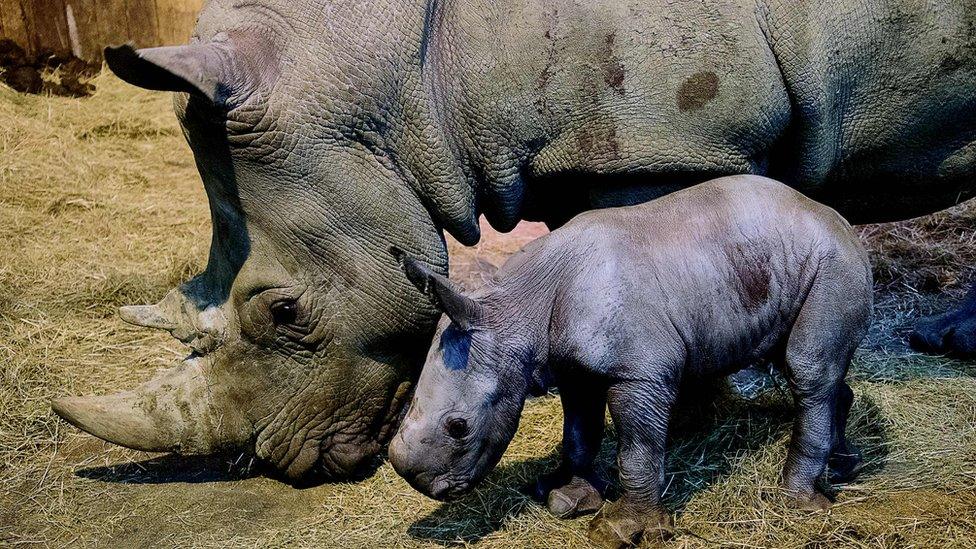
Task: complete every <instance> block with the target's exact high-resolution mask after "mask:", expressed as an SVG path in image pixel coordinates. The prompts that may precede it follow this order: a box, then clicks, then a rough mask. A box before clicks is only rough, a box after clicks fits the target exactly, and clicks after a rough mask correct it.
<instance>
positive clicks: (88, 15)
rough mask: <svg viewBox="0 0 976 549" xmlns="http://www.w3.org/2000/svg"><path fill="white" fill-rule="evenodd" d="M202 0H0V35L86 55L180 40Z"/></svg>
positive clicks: (34, 48)
mask: <svg viewBox="0 0 976 549" xmlns="http://www.w3.org/2000/svg"><path fill="white" fill-rule="evenodd" d="M203 2H204V0H0V38H11V39H13V40H14V41H15V42H17V43H18V44H20V45H21V46H22V47H23V48H24V49H26V50H27V51H28V53H31V54H34V53H38V52H41V51H47V50H53V51H55V52H72V53H74V54H75V55H76V56H78V57H81V58H82V59H85V60H89V61H98V60H100V59H101V57H102V48H104V47H105V46H107V45H111V44H121V43H124V42H127V41H129V40H131V41H133V42H135V43H136V45H137V46H140V47H146V46H163V45H172V44H184V43H186V41H187V39H188V38H189V37H190V32H191V31H192V30H193V25H194V23H195V21H196V17H197V12H199V11H200V8H201V7H202V6H203Z"/></svg>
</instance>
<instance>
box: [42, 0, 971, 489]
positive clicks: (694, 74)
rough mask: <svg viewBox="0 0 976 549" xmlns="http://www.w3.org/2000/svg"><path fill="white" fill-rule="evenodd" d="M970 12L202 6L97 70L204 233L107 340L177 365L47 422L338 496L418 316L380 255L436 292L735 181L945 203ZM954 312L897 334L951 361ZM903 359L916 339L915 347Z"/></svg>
mask: <svg viewBox="0 0 976 549" xmlns="http://www.w3.org/2000/svg"><path fill="white" fill-rule="evenodd" d="M972 6H973V4H972V2H971V1H970V0H950V1H945V0H927V1H923V2H922V3H921V4H919V5H916V4H915V3H906V2H905V1H900V2H899V1H885V2H882V1H880V0H870V1H868V2H860V1H858V2H851V1H849V0H815V1H804V2H793V1H789V2H787V1H775V0H703V1H702V2H666V1H664V0H628V1H617V0H613V1H611V0H598V1H592V2H577V1H570V0H491V1H488V0H473V1H465V2H457V1H454V0H376V1H369V2H366V1H364V0H313V1H309V2H294V1H290V0H249V1H240V0H211V1H209V2H208V3H207V4H206V6H205V7H204V8H203V10H202V11H201V13H200V16H199V20H198V24H197V27H196V30H195V32H194V35H193V38H192V40H191V43H190V44H188V45H185V46H176V47H165V48H149V49H139V50H137V49H135V48H134V47H132V46H120V47H117V48H109V49H108V50H107V51H106V61H107V63H108V65H109V67H110V68H111V69H112V70H113V71H114V72H115V73H116V74H117V75H119V76H120V77H121V78H123V79H124V80H126V81H128V82H130V83H132V84H134V85H137V86H141V87H144V88H149V89H155V90H162V91H169V92H175V95H174V98H175V111H176V115H177V117H178V118H179V120H180V123H181V125H182V127H183V130H184V133H185V135H186V138H187V141H188V143H189V145H190V148H191V149H192V151H193V155H194V158H195V159H196V163H197V167H198V169H199V172H200V175H201V179H202V181H203V184H204V186H205V188H206V191H207V196H208V200H209V203H210V207H211V219H212V226H213V234H212V237H211V238H212V240H211V249H210V257H209V260H208V263H207V267H206V269H205V270H204V272H202V273H200V274H199V275H198V276H197V277H195V278H193V279H192V280H190V281H187V282H186V283H185V284H182V285H181V286H179V287H178V288H175V289H174V290H173V291H172V292H170V293H169V294H168V295H167V296H166V297H165V299H164V300H163V301H162V302H161V303H159V304H158V305H154V306H139V307H135V308H125V309H124V310H123V311H122V317H123V319H125V320H127V321H129V322H133V323H135V324H139V325H142V326H146V327H150V328H157V329H164V330H167V331H169V332H170V333H171V334H173V336H174V337H176V338H178V339H179V340H180V341H182V342H184V343H186V344H187V346H188V347H189V352H191V353H192V354H191V355H190V356H189V358H188V360H187V361H186V362H185V363H181V364H178V365H176V366H175V367H174V369H173V370H172V372H169V373H167V374H166V375H165V376H164V378H160V379H156V380H153V381H150V382H149V383H147V384H146V385H144V386H141V387H138V388H135V389H133V390H132V391H127V392H124V393H122V394H119V395H109V396H103V397H70V398H66V399H59V400H57V401H55V402H54V403H53V407H54V410H55V411H56V412H57V413H59V414H60V415H61V416H62V417H64V418H65V419H67V420H68V421H70V422H71V423H73V424H74V425H77V426H78V427H80V428H81V429H84V430H86V431H88V432H90V433H92V434H94V435H96V436H99V437H101V438H104V439H106V440H109V441H111V442H115V443H119V444H122V445H126V446H130V447H134V448H141V449H147V450H158V451H163V450H165V451H177V452H180V453H185V454H195V453H196V454H199V453H210V452H214V451H222V450H234V451H249V452H253V453H254V454H255V455H256V456H257V457H258V458H260V459H261V460H263V461H264V462H266V463H268V464H270V465H271V466H272V467H274V468H276V469H277V470H279V471H281V472H282V473H283V474H284V475H285V476H286V477H288V478H290V479H295V480H296V481H298V480H302V481H304V479H308V478H318V477H325V478H348V477H350V476H356V475H357V474H359V473H360V472H361V471H362V469H363V466H364V465H366V464H368V463H370V458H371V457H372V456H374V455H375V454H377V453H378V452H380V451H381V450H382V448H383V446H384V444H385V443H386V442H387V441H388V440H389V437H390V436H391V435H392V433H393V432H394V430H395V427H396V422H397V418H398V417H399V416H400V412H401V410H402V408H403V403H405V402H406V401H407V399H408V397H409V394H410V390H411V387H412V384H413V382H414V381H415V380H416V379H417V375H418V366H419V365H420V364H421V363H422V359H423V356H424V353H425V351H426V350H427V348H428V346H429V343H430V338H431V336H432V334H433V333H434V329H435V327H436V323H437V317H438V314H437V311H436V309H434V308H433V307H432V306H431V305H430V303H429V301H428V300H427V299H425V298H424V296H423V294H421V293H420V292H418V291H417V290H416V289H415V288H414V287H413V286H412V285H410V284H409V283H407V281H405V280H403V277H402V276H401V275H400V273H399V272H398V271H397V268H396V265H395V264H393V263H392V262H390V261H389V256H388V254H387V253H386V250H387V249H388V248H389V247H390V246H391V245H396V246H399V247H401V248H403V249H404V250H405V251H407V252H408V253H410V254H411V255H412V256H414V257H417V258H419V259H421V260H423V261H424V262H425V264H426V265H429V266H430V267H431V268H432V269H433V270H434V271H435V272H437V273H440V274H445V273H446V272H447V263H448V258H447V252H446V247H445V244H444V238H443V237H444V235H443V233H444V231H447V232H448V233H450V234H451V235H453V236H454V237H455V238H456V239H458V240H459V241H460V242H462V243H464V244H468V245H472V244H474V243H476V242H477V241H478V239H479V236H480V234H479V225H478V219H479V216H480V215H484V216H486V218H487V219H488V221H489V222H490V223H491V224H492V225H493V226H494V227H495V228H497V229H499V230H502V231H506V230H510V229H511V228H513V227H514V226H515V224H516V223H517V222H518V221H519V220H522V219H527V220H537V221H544V222H546V223H547V224H549V225H550V226H552V227H557V226H559V225H561V224H562V223H564V222H565V221H567V220H569V219H570V218H572V217H573V216H574V215H576V214H578V213H580V212H583V211H587V210H592V209H598V208H603V207H609V206H623V205H629V204H636V203H639V202H644V201H647V200H650V199H653V198H656V197H660V196H663V195H665V194H667V193H669V192H672V191H675V190H678V189H682V188H685V187H688V186H690V185H693V184H695V183H699V182H702V181H705V180H708V179H711V178H714V177H716V176H722V175H732V174H762V175H769V176H772V177H775V178H777V179H780V180H782V181H783V182H785V183H786V184H788V185H789V186H791V187H794V188H796V189H798V190H800V191H802V192H803V193H805V194H807V195H809V196H811V197H813V198H815V199H817V200H820V201H822V202H823V203H825V204H827V205H829V206H831V207H833V208H836V209H837V210H838V211H840V212H841V213H842V214H844V215H845V216H847V217H848V218H849V219H851V220H852V221H854V222H866V221H875V220H881V219H900V218H905V217H908V216H914V215H920V214H923V213H927V212H931V211H935V210H938V209H940V208H945V207H948V206H951V205H953V204H955V203H957V202H958V201H960V200H963V199H965V198H968V197H969V196H972V194H973V191H974V189H976V186H974V181H976V179H974V178H973V175H974V171H976V145H974V143H976V103H974V102H976V42H974V40H976V38H974V36H976V33H974V31H973V29H974V28H976V26H974V24H976V10H974V9H973V7H972ZM972 311H976V307H972V308H969V309H964V310H962V312H960V313H958V314H956V315H955V316H949V317H944V318H941V319H936V320H934V321H932V322H931V323H930V324H926V325H925V329H924V330H922V331H921V332H920V333H922V335H924V336H925V337H924V338H917V340H918V341H925V342H927V343H928V344H929V347H930V348H933V349H935V350H945V349H946V348H951V349H954V350H959V351H963V352H964V351H965V350H966V349H967V348H968V347H967V345H969V343H970V342H972V343H973V345H972V349H976V337H971V336H976V329H973V327H976V322H970V321H969V319H971V318H972V314H971V312H972ZM929 336H931V337H929Z"/></svg>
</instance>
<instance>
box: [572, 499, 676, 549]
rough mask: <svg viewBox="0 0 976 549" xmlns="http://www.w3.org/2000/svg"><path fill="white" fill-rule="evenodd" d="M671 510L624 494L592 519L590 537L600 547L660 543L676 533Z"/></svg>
mask: <svg viewBox="0 0 976 549" xmlns="http://www.w3.org/2000/svg"><path fill="white" fill-rule="evenodd" d="M673 529H674V522H673V521H672V520H671V514H670V513H668V512H667V511H665V510H664V509H662V508H660V507H657V506H653V507H648V506H644V505H636V504H633V503H630V502H628V501H627V500H626V497H624V498H621V499H620V500H618V501H615V502H613V503H608V504H606V505H604V506H603V508H602V509H600V512H599V513H597V515H596V516H595V517H593V520H592V521H590V532H589V535H590V541H592V542H593V543H594V544H596V545H597V546H599V547H607V548H614V549H617V548H621V547H635V546H637V544H639V543H641V541H642V540H643V545H651V546H655V545H661V544H663V543H664V542H666V541H667V540H668V539H670V538H671V536H672V535H673V534H674V530H673Z"/></svg>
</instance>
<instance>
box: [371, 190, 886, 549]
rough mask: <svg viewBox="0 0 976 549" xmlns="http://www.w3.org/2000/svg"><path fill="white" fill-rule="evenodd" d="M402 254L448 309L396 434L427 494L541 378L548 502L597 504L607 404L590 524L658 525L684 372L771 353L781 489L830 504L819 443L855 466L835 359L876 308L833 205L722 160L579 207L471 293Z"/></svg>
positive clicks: (494, 440)
mask: <svg viewBox="0 0 976 549" xmlns="http://www.w3.org/2000/svg"><path fill="white" fill-rule="evenodd" d="M401 263H402V264H403V265H404V268H405V269H406V270H407V273H408V274H411V272H412V276H411V277H410V278H411V280H412V281H413V282H414V284H415V285H417V286H418V287H419V288H422V289H423V288H429V287H434V288H439V290H437V291H436V292H433V294H436V295H439V296H441V297H440V298H439V300H438V302H439V303H441V304H442V305H441V306H442V307H443V308H444V309H445V312H446V315H445V317H444V318H443V319H442V320H441V323H440V325H439V326H438V330H437V333H436V335H435V338H434V345H433V346H432V347H431V349H430V352H429V354H428V355H427V362H426V364H425V365H424V368H423V371H422V372H421V374H420V381H419V382H418V385H417V389H416V394H415V395H414V397H413V401H412V402H411V404H410V408H409V411H408V413H407V415H406V417H405V419H404V420H403V424H402V425H401V427H400V429H399V431H398V432H397V434H396V436H395V437H394V439H393V442H392V443H391V445H390V461H391V463H392V464H393V466H394V467H395V468H396V470H397V472H398V473H400V474H401V475H402V476H404V478H406V479H407V480H408V481H409V482H410V483H411V484H412V485H413V486H415V487H416V488H417V489H419V490H420V491H422V492H424V493H425V494H428V495H430V496H432V497H435V498H440V499H450V498H454V497H457V496H459V495H461V494H463V493H465V492H466V491H468V490H470V489H471V488H472V487H474V485H475V484H477V482H478V481H480V480H481V479H482V478H483V477H484V476H485V475H486V474H487V473H488V472H489V471H490V470H491V469H492V467H493V466H494V465H495V464H496V463H497V462H498V460H499V458H500V457H501V455H502V453H503V452H504V450H505V448H506V447H507V446H508V444H509V442H510V441H511V439H512V437H513V436H514V434H515V430H516V428H517V426H518V421H519V420H518V418H519V414H520V412H521V410H522V405H523V403H524V401H525V398H526V396H527V395H528V394H529V393H531V392H538V391H539V390H540V389H544V387H545V385H546V384H547V382H549V381H550V380H551V382H552V383H553V384H555V385H556V386H557V387H558V388H559V391H560V397H561V398H562V402H563V408H564V414H565V428H564V431H563V432H564V439H563V463H562V466H561V468H560V470H559V471H556V472H555V473H554V474H553V475H550V476H548V477H547V478H545V479H543V480H542V481H540V487H539V491H540V494H539V495H540V496H541V497H543V498H546V499H548V504H549V507H550V509H552V510H553V511H554V512H555V513H557V514H559V515H562V516H571V515H574V514H578V513H581V512H586V511H595V510H596V508H597V507H598V505H599V502H600V493H599V491H600V486H601V483H600V481H599V479H597V478H595V475H594V471H593V460H594V458H595V457H596V453H597V451H598V450H599V447H600V440H601V438H602V434H603V420H604V413H605V409H606V406H607V405H609V409H610V414H611V416H612V417H613V420H614V424H615V426H616V431H617V444H618V445H617V447H618V457H617V462H618V465H619V469H620V483H621V485H622V487H623V490H624V494H623V496H622V498H621V499H620V500H619V501H616V502H614V503H613V504H610V505H608V506H606V507H604V508H603V509H602V510H601V511H600V514H599V515H598V516H597V517H596V518H595V519H594V521H593V523H592V524H591V535H592V536H593V537H594V538H595V539H596V540H597V541H600V542H601V543H604V544H607V545H618V544H627V543H632V542H635V541H637V538H638V537H639V536H640V535H641V533H642V532H644V531H645V530H652V531H654V532H656V533H657V534H661V533H662V531H664V530H666V529H667V527H668V518H667V517H668V515H667V513H666V512H665V511H663V510H662V509H661V508H660V497H661V491H662V489H663V488H664V486H663V484H662V483H663V481H664V454H665V448H664V445H665V439H666V435H667V429H668V424H669V420H670V413H671V408H672V405H673V404H674V402H675V399H676V398H677V395H678V392H679V388H680V387H681V385H682V383H695V382H697V381H699V380H702V379H704V378H708V377H714V376H722V375H727V374H729V373H731V372H734V371H736V370H737V369H740V368H742V367H744V366H747V365H749V364H756V363H764V362H765V361H772V362H773V363H774V364H776V365H777V366H779V367H781V368H782V369H783V371H784V374H785V375H786V377H787V379H788V380H789V385H790V389H791V391H792V393H793V396H794V398H795V400H796V409H797V416H796V422H795V426H794V429H793V437H792V440H791V442H790V450H789V454H788V456H787V461H786V467H785V470H784V473H783V483H784V486H785V488H786V489H787V490H788V492H789V494H790V495H791V496H792V497H794V498H796V501H797V502H798V503H799V504H800V505H802V506H805V507H814V508H820V507H825V506H827V505H829V501H828V500H827V499H826V498H825V497H824V496H823V495H822V494H821V493H820V492H818V491H817V489H816V488H815V487H814V482H815V481H816V480H817V479H818V477H820V476H821V474H822V473H823V472H824V471H825V469H826V467H827V464H828V460H832V469H833V473H834V474H835V476H836V477H848V476H850V475H851V474H852V473H853V472H854V470H855V468H856V466H857V463H858V459H859V458H858V455H857V453H856V451H854V450H853V449H852V448H850V447H849V446H848V444H847V442H846V439H845V437H844V429H845V426H846V423H847V414H848V410H849V408H850V405H851V401H852V397H853V394H852V393H851V390H850V388H849V387H848V386H847V384H846V383H845V382H844V377H845V374H846V372H847V368H848V365H849V363H850V359H851V356H852V354H853V352H854V350H855V349H856V348H857V346H858V344H859V343H860V341H861V339H862V337H863V336H864V334H865V332H866V331H867V327H868V323H869V321H870V315H871V299H872V281H871V269H870V264H869V263H868V258H867V253H866V252H865V250H864V248H863V247H862V246H861V244H860V242H859V241H858V238H857V236H856V235H855V233H854V232H853V230H852V229H851V227H850V226H849V225H848V224H847V223H846V222H845V221H844V220H843V218H841V217H840V215H838V214H837V213H836V212H835V211H833V210H831V209H830V208H827V207H825V206H823V205H821V204H818V203H816V202H813V201H811V200H809V199H807V198H805V197H804V196H802V195H801V194H800V193H798V192H796V191H794V190H792V189H789V188H788V187H786V186H784V185H781V184H779V183H777V182H775V181H773V180H770V179H765V178H762V177H757V176H733V177H726V178H721V179H716V180H714V181H711V182H708V183H704V184H702V185H698V186H696V187H693V188H691V189H687V190H682V191H679V192H676V193H674V194H671V195H669V196H667V197H664V198H661V199H658V200H656V201H653V202H650V203H648V204H643V205H638V206H631V207H624V208H613V209H607V210H601V211H594V212H588V213H584V214H581V215H579V216H577V217H576V218H574V219H573V220H572V221H570V222H569V223H567V224H566V225H564V226H563V227H562V228H560V229H558V230H556V231H554V232H553V233H551V234H550V235H547V236H545V237H542V238H540V239H538V240H537V241H535V242H533V243H532V244H530V245H528V246H527V247H526V248H525V249H524V250H523V251H521V252H520V253H518V254H517V255H515V256H513V258H512V259H510V260H509V261H508V262H507V263H506V264H505V265H504V266H503V267H502V268H501V269H500V270H499V272H498V275H497V280H496V281H495V283H494V284H492V285H490V286H488V287H486V288H483V289H481V290H478V291H477V292H476V293H475V294H473V295H471V296H464V295H463V294H459V292H458V290H457V289H456V288H454V287H453V286H451V285H450V283H449V282H448V281H446V280H444V279H442V278H440V277H438V276H437V275H436V274H434V273H432V272H431V271H429V270H426V271H425V270H424V268H423V266H422V264H421V263H420V262H419V261H417V260H414V259H411V258H402V257H401ZM417 272H426V273H427V275H426V277H423V276H419V275H417ZM455 293H458V294H459V296H458V297H454V298H451V299H445V298H444V297H443V296H444V295H451V294H455ZM465 300H466V301H467V302H468V303H470V304H469V305H468V306H466V307H463V308H458V307H450V306H447V307H445V306H444V305H443V304H444V303H448V304H449V303H457V302H461V301H465Z"/></svg>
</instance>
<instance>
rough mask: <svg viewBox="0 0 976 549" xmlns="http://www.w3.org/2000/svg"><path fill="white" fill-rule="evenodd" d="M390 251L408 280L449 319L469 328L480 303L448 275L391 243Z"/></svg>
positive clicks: (473, 322)
mask: <svg viewBox="0 0 976 549" xmlns="http://www.w3.org/2000/svg"><path fill="white" fill-rule="evenodd" d="M390 254H391V255H392V256H393V257H394V258H395V259H396V260H397V263H399V264H400V268H401V269H403V272H404V273H406V275H407V279H409V280H410V282H411V283H412V284H413V285H414V286H416V287H417V289H418V290H420V291H421V292H423V293H424V294H426V295H427V296H428V297H430V298H431V300H433V302H434V305H436V306H437V308H438V309H440V310H441V311H443V312H444V313H445V314H446V315H447V316H448V317H449V318H450V319H451V321H452V322H454V323H455V324H457V325H458V327H459V328H461V329H462V330H470V329H471V327H472V326H474V324H475V323H476V322H477V321H478V319H480V318H481V313H482V309H481V305H480V304H479V303H478V302H477V301H475V300H473V299H471V298H470V297H468V296H466V295H464V293H463V292H462V291H461V289H460V288H458V286H457V285H456V284H454V283H453V282H451V281H450V280H448V279H447V278H445V277H443V276H441V275H439V274H437V273H435V272H434V271H432V270H431V269H430V267H428V266H427V265H424V264H423V263H421V262H420V261H419V260H418V259H417V258H415V257H412V256H410V255H409V254H407V252H405V251H403V250H401V249H400V248H397V247H396V246H393V247H392V248H390Z"/></svg>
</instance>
